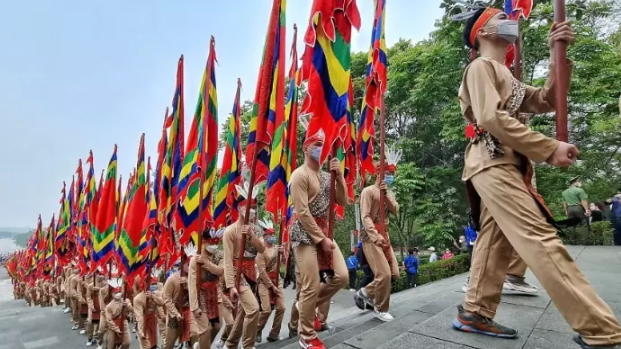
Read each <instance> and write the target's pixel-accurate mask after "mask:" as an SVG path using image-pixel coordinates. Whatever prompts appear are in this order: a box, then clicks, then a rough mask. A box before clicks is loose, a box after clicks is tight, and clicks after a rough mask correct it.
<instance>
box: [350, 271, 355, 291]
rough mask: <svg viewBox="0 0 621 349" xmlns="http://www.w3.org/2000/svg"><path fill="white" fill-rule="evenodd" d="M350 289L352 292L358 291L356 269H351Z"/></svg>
mask: <svg viewBox="0 0 621 349" xmlns="http://www.w3.org/2000/svg"><path fill="white" fill-rule="evenodd" d="M349 289H350V290H355V289H356V270H355V269H349Z"/></svg>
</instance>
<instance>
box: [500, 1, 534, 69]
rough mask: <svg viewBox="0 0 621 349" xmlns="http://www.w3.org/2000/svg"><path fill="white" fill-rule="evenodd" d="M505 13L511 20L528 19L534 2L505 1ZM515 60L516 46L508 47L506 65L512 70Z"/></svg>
mask: <svg viewBox="0 0 621 349" xmlns="http://www.w3.org/2000/svg"><path fill="white" fill-rule="evenodd" d="M504 7H505V13H506V14H507V16H508V17H509V19H512V20H515V21H519V20H520V17H523V18H524V19H528V18H529V17H530V13H531V11H532V10H533V0H505V6H504ZM514 58H515V44H512V45H509V46H508V47H507V54H506V56H505V65H506V66H507V67H508V68H511V65H512V64H513V60H514Z"/></svg>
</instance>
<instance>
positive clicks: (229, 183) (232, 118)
mask: <svg viewBox="0 0 621 349" xmlns="http://www.w3.org/2000/svg"><path fill="white" fill-rule="evenodd" d="M241 86H242V85H241V80H239V79H237V93H236V94H235V101H234V103H233V112H232V113H231V115H229V120H228V128H227V133H226V144H225V148H224V159H223V162H222V169H221V170H220V179H219V181H218V189H217V190H216V201H215V205H214V207H215V209H214V228H216V229H220V228H222V227H226V226H228V225H230V224H231V223H232V222H234V221H236V220H237V218H238V214H239V212H238V211H237V200H236V197H235V193H236V189H235V185H236V184H239V181H240V178H241V139H240V137H241V104H240V95H241Z"/></svg>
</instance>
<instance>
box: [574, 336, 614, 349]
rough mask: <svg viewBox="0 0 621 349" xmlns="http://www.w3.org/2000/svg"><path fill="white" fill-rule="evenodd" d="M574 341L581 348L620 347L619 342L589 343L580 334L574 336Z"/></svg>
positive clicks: (601, 348)
mask: <svg viewBox="0 0 621 349" xmlns="http://www.w3.org/2000/svg"><path fill="white" fill-rule="evenodd" d="M574 342H576V343H577V344H579V345H580V347H581V348H582V349H620V348H621V345H619V344H605V345H589V344H586V343H585V342H584V340H582V337H581V336H574Z"/></svg>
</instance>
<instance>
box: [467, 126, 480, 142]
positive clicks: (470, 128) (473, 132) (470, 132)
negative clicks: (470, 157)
mask: <svg viewBox="0 0 621 349" xmlns="http://www.w3.org/2000/svg"><path fill="white" fill-rule="evenodd" d="M476 136H477V132H476V130H475V127H474V124H468V125H466V138H467V139H472V138H474V137H476Z"/></svg>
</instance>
